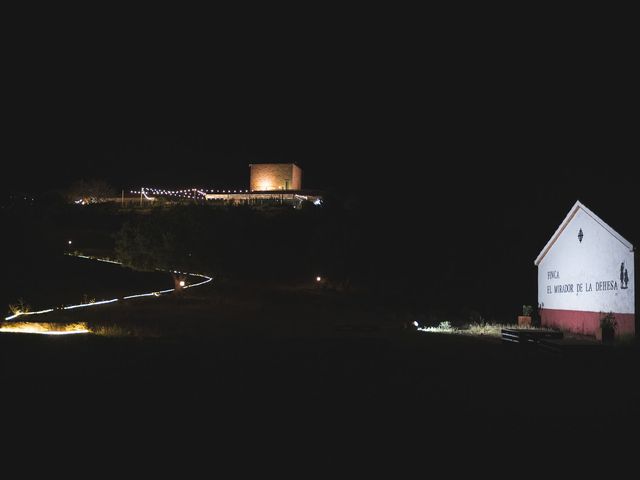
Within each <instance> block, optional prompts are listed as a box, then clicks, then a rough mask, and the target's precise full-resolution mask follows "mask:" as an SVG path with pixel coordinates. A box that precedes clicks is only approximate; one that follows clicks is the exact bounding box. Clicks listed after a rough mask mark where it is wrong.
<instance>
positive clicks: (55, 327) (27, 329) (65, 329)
mask: <svg viewBox="0 0 640 480" xmlns="http://www.w3.org/2000/svg"><path fill="white" fill-rule="evenodd" d="M0 332H2V333H33V334H38V335H75V334H79V333H91V330H89V328H88V327H87V324H86V323H84V322H81V323H72V324H59V323H29V322H10V323H6V324H2V325H1V326H0Z"/></svg>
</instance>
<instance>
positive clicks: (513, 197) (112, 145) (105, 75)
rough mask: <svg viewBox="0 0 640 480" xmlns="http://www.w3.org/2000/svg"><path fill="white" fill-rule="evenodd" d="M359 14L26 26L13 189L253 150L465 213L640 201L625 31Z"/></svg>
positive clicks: (199, 167)
mask: <svg viewBox="0 0 640 480" xmlns="http://www.w3.org/2000/svg"><path fill="white" fill-rule="evenodd" d="M298 13H300V15H302V13H301V12H298ZM325 13H326V12H325ZM352 13H353V15H351V14H349V13H348V12H346V11H345V12H343V14H342V15H341V16H338V17H337V18H334V19H333V20H334V21H331V22H326V23H324V21H320V20H321V19H320V18H318V19H316V20H317V21H316V22H314V23H313V24H311V23H305V22H300V23H299V24H296V25H295V26H293V27H291V25H289V27H291V28H286V29H284V28H281V26H282V25H281V24H280V23H277V24H276V23H268V22H267V23H264V22H262V21H261V20H260V19H259V18H258V19H256V18H254V17H259V15H258V14H257V13H256V15H252V18H251V19H249V18H248V17H246V18H245V17H243V18H241V20H243V22H244V23H243V22H238V21H236V22H234V23H233V25H232V26H227V28H223V25H224V24H225V22H226V20H223V19H222V18H219V17H215V18H214V17H208V20H207V22H209V23H208V27H207V28H206V29H203V28H202V26H201V25H197V24H195V23H194V24H193V25H192V24H180V25H176V23H177V22H174V23H173V24H162V25H164V27H162V26H161V27H162V28H160V30H159V31H158V30H154V31H153V32H148V31H147V30H144V31H143V30H142V29H141V30H140V32H138V33H139V38H135V36H134V37H131V36H126V37H125V36H120V35H118V34H117V32H115V31H113V29H107V30H106V31H108V32H109V33H108V34H103V33H105V30H104V28H105V27H106V26H107V25H106V23H107V22H105V25H102V24H101V25H89V24H87V25H86V26H85V27H84V28H83V31H82V32H80V33H81V34H80V33H78V34H76V35H74V34H72V33H70V32H67V33H63V31H61V29H58V30H56V31H55V32H51V31H50V29H48V30H47V31H46V32H49V33H52V34H51V35H45V34H44V33H43V34H41V35H38V36H28V35H23V36H22V37H20V39H19V40H16V42H15V44H14V45H12V48H11V49H9V50H10V54H9V55H8V59H7V65H8V68H7V72H9V73H8V74H7V77H8V80H9V87H8V88H7V89H6V92H7V99H6V100H7V102H6V105H5V107H6V108H5V116H6V118H7V119H8V120H9V122H8V126H7V127H6V129H5V142H3V143H4V145H3V146H4V148H3V150H4V155H3V169H4V174H3V175H2V187H3V188H4V189H5V190H15V191H23V190H27V191H32V192H41V191H46V190H49V189H59V188H64V187H65V186H67V185H68V184H70V183H72V182H73V181H75V180H77V179H80V178H104V179H106V180H108V181H109V182H111V183H112V184H113V185H114V186H115V187H117V188H120V187H122V188H126V187H137V186H139V185H148V186H167V187H190V186H194V185H198V186H203V187H207V186H210V187H220V188H223V187H242V186H246V184H247V182H248V168H247V165H248V164H249V163H250V162H253V161H284V162H291V161H295V162H297V163H298V164H300V165H301V166H302V167H303V169H304V184H305V186H306V187H311V188H321V189H327V190H334V189H335V190H338V191H340V192H342V193H345V194H349V193H352V192H355V193H357V194H359V195H360V196H362V195H369V196H371V195H373V193H372V192H375V194H376V195H377V194H380V195H384V196H386V198H388V197H393V198H396V199H397V198H398V196H399V195H402V196H404V197H403V198H406V199H407V200H409V199H411V200H420V201H425V200H426V199H428V201H431V202H435V203H437V205H438V207H439V208H440V209H445V210H447V211H451V212H455V211H458V210H459V209H460V208H461V207H462V206H464V205H469V204H470V203H472V204H474V205H478V206H484V207H486V208H495V207H496V205H498V206H500V208H501V209H502V211H505V212H507V213H505V215H507V214H508V212H510V211H511V210H512V209H521V211H522V209H523V208H524V209H525V211H526V212H536V211H537V208H538V205H541V202H542V203H544V205H547V204H548V205H554V204H557V205H558V206H557V207H556V208H557V211H556V210H555V208H554V209H553V210H552V212H553V213H556V212H557V214H556V215H555V216H556V217H557V215H564V213H565V212H566V210H568V208H569V207H570V206H571V204H572V203H573V201H575V199H577V198H580V199H582V200H583V201H585V203H587V205H589V206H590V207H591V208H593V209H594V210H595V211H596V212H599V211H601V210H605V211H607V212H614V210H615V207H616V206H619V205H624V206H625V207H624V208H628V207H627V206H629V205H635V203H636V201H635V199H636V196H635V184H636V181H635V178H634V176H633V175H632V174H631V173H630V170H629V169H630V167H631V165H633V163H634V161H635V160H636V159H637V158H638V150H637V141H636V140H637V132H636V130H637V128H636V127H637V125H635V123H634V119H635V116H636V114H635V112H637V108H636V107H637V105H636V104H635V97H636V95H634V94H633V92H634V85H635V82H634V77H633V75H632V72H633V70H632V65H631V62H629V59H628V58H629V57H628V53H629V52H628V49H627V48H625V45H626V44H627V43H626V42H625V41H624V39H621V38H618V37H611V36H607V35H604V34H603V33H602V32H599V33H598V32H596V30H597V29H592V30H591V31H589V30H587V31H582V32H577V31H574V30H572V29H570V28H568V27H567V26H566V25H564V26H563V25H555V27H554V28H546V29H541V27H540V25H539V24H538V25H537V26H535V25H534V26H533V27H535V28H532V26H528V27H527V26H524V25H515V24H514V25H511V26H508V27H505V26H504V25H501V28H493V27H494V25H492V26H491V28H489V25H488V24H487V25H484V26H483V25H474V24H473V20H472V19H471V20H470V19H469V18H466V17H465V18H464V19H463V20H461V19H460V18H457V20H456V22H445V23H446V25H444V26H440V27H439V28H436V26H435V25H434V24H437V23H438V22H437V21H436V18H435V17H428V18H425V19H424V23H421V22H416V23H412V24H405V23H402V22H394V21H391V20H389V22H387V23H381V22H380V18H378V20H375V21H374V19H373V17H372V18H369V17H367V18H368V20H367V21H365V19H364V17H362V15H360V16H358V15H355V13H356V12H352ZM316 14H317V15H320V13H319V12H316ZM187 18H192V19H193V18H194V17H189V16H188V17H187ZM301 18H305V19H307V20H308V19H309V18H311V17H308V16H304V15H302V17H301ZM314 18H315V17H314ZM321 18H322V19H325V16H324V15H321ZM354 19H358V22H355V20H354ZM454 19H455V18H454ZM236 20H237V19H236ZM214 26H215V28H214ZM94 27H96V28H97V27H99V28H97V30H98V32H99V34H96V35H93V36H91V35H89V34H88V33H87V30H91V29H92V28H94ZM169 27H175V31H174V29H173V28H169ZM565 27H566V28H565ZM519 30H522V31H519ZM46 32H45V33H46ZM65 32H66V30H65ZM159 32H161V34H159ZM194 32H195V33H194ZM101 34H103V35H101ZM94 37H98V38H97V39H96V38H94ZM383 165H384V166H383ZM390 166H393V168H389V167H390ZM368 198H369V197H368ZM545 208H546V207H545ZM544 211H545V214H546V212H547V210H544ZM615 214H616V213H615V212H614V213H613V214H612V215H615ZM557 221H558V219H557V218H554V220H553V222H554V223H557Z"/></svg>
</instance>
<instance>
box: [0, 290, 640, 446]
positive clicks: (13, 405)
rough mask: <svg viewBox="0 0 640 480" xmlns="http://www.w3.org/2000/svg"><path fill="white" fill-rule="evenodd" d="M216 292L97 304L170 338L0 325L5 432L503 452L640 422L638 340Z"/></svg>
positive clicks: (312, 297)
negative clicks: (6, 329)
mask: <svg viewBox="0 0 640 480" xmlns="http://www.w3.org/2000/svg"><path fill="white" fill-rule="evenodd" d="M214 290H215V289H214V288H213V287H212V288H211V289H209V290H204V289H203V291H201V292H199V293H197V292H195V291H194V292H193V293H192V294H191V296H190V297H189V296H184V297H182V298H178V297H168V298H166V299H163V298H161V299H152V300H148V301H140V302H137V303H133V304H131V305H128V306H118V307H104V308H103V307H98V308H96V309H95V310H94V312H93V313H92V314H91V315H94V316H95V317H97V318H100V319H105V318H111V319H114V318H117V317H119V316H120V315H123V312H125V311H126V312H128V314H127V322H129V323H135V318H138V317H139V318H140V322H143V323H144V322H145V321H147V322H148V321H149V317H154V318H155V317H158V319H161V318H164V320H157V322H155V323H153V329H152V330H153V331H156V333H157V330H158V329H160V330H162V328H163V327H162V326H163V325H166V326H167V328H168V326H170V325H174V328H177V327H175V325H176V324H177V325H181V326H182V328H183V330H181V331H180V330H179V329H178V330H177V333H176V334H174V335H171V336H170V337H166V336H165V337H162V336H159V337H158V336H156V337H155V338H154V337H144V336H143V335H139V336H134V337H131V336H129V337H127V336H115V337H109V336H98V335H86V336H64V337H49V336H33V335H12V334H10V335H7V334H5V335H0V359H1V361H2V364H1V365H2V367H1V370H0V371H1V379H2V385H3V392H4V393H3V401H2V403H3V411H4V412H8V413H10V415H8V417H5V418H6V420H5V423H4V425H5V427H6V426H8V424H9V422H15V423H17V425H18V426H20V425H23V424H24V423H25V422H33V421H35V422H36V423H37V424H39V425H40V426H42V425H43V424H45V423H48V422H54V423H56V428H62V429H63V430H65V431H66V430H68V429H71V430H72V431H74V430H73V429H74V428H76V426H77V428H79V429H80V431H81V433H79V434H78V435H80V437H79V438H87V439H91V440H92V441H93V440H95V439H98V438H99V439H104V438H106V436H107V434H109V435H111V434H114V435H116V436H117V437H118V438H120V441H133V439H132V438H131V437H129V435H139V436H140V437H141V438H144V442H145V444H147V442H149V441H151V442H155V441H162V442H167V441H169V442H176V441H178V442H179V443H180V442H187V443H189V442H196V443H197V444H198V445H199V447H200V448H204V447H205V446H206V445H209V443H208V442H211V441H213V439H217V440H220V439H224V441H225V443H226V444H227V446H230V445H235V446H236V447H238V448H244V447H242V446H243V445H248V443H246V442H258V443H259V445H260V449H261V451H263V452H264V451H268V450H270V449H274V450H279V449H280V447H279V445H281V444H280V443H277V442H276V440H275V439H276V437H278V438H280V437H281V436H284V441H285V442H286V445H288V446H287V447H286V448H291V446H292V444H293V445H295V446H296V447H297V448H301V447H303V448H304V446H305V445H309V446H310V445H312V444H314V445H315V444H316V443H317V442H320V443H321V444H323V445H324V447H323V448H329V446H337V445H346V446H347V447H346V448H347V449H348V450H347V451H351V449H355V448H361V447H362V446H363V445H369V443H371V444H372V445H371V447H372V448H375V447H376V446H377V447H378V448H380V446H381V445H387V442H390V444H389V445H390V446H391V445H392V446H394V448H405V447H406V448H415V447H417V446H421V445H424V442H433V441H437V442H440V441H442V442H444V443H445V444H446V445H452V446H455V445H458V446H456V447H455V448H473V449H477V448H483V447H486V446H487V445H490V447H491V449H496V451H499V450H501V449H504V448H509V447H510V446H513V445H512V442H513V441H514V440H515V439H522V438H529V439H532V438H537V437H538V436H540V437H543V438H545V439H546V440H545V441H557V440H558V438H560V437H558V436H557V435H558V433H557V432H564V433H560V435H565V436H566V435H567V434H575V432H576V430H575V428H576V426H579V428H581V429H584V431H585V432H587V437H585V438H594V439H595V438H596V436H597V435H596V434H595V433H594V432H596V431H600V429H602V428H605V429H613V430H615V431H616V432H617V434H619V435H623V434H625V435H626V434H632V435H635V432H636V431H637V430H636V429H635V428H636V427H635V423H636V421H637V419H638V418H639V417H640V383H639V381H638V375H637V372H638V371H639V368H640V355H639V351H638V348H637V345H633V344H632V345H627V346H621V347H616V348H611V349H599V348H587V349H580V350H576V351H571V352H567V353H566V354H565V355H554V354H549V353H544V352H540V351H537V350H522V349H521V348H519V347H513V346H508V345H502V344H501V343H500V342H499V341H498V340H496V339H489V338H471V337H463V336H454V335H446V334H424V333H417V332H416V331H414V330H413V329H411V328H405V327H404V324H398V323H394V322H390V323H389V322H387V323H385V322H384V321H383V320H380V319H379V318H378V317H380V316H379V315H378V316H376V314H373V313H372V314H371V315H372V316H371V318H372V320H371V321H370V322H367V321H366V318H367V316H366V315H365V314H364V313H362V312H361V313H360V316H359V317H358V315H355V313H354V312H344V311H340V308H339V306H338V305H337V304H336V303H335V301H334V300H335V299H334V300H331V299H329V300H327V298H325V297H324V296H323V295H321V294H316V293H311V294H309V295H308V296H305V297H304V298H303V300H304V303H305V304H308V305H309V307H308V310H305V308H302V307H301V306H300V305H298V307H300V308H297V311H296V312H295V313H292V312H288V313H287V312H286V311H280V307H279V305H278V301H277V299H275V300H274V301H273V306H272V308H271V307H269V305H270V304H269V303H266V304H265V303H263V302H261V301H260V300H259V299H257V298H258V297H257V296H256V297H255V298H253V300H251V299H246V301H245V302H243V303H242V305H241V306H234V304H233V303H227V304H225V303H224V302H222V303H221V302H220V299H219V298H218V300H215V298H216V297H215V294H214V293H213V292H214ZM256 295H257V294H256ZM281 295H282V296H283V297H282V298H280V300H282V301H284V299H285V298H284V297H286V296H287V294H283V293H281ZM296 297H299V294H296ZM154 300H155V301H154ZM314 302H316V303H315V304H314ZM332 302H333V307H331V308H329V307H326V304H331V303H332ZM294 304H295V302H294ZM323 304H325V309H323V308H321V307H320V305H323ZM332 308H335V310H332ZM278 311H280V313H279V314H278V313H277V312H278ZM313 312H315V313H313ZM331 312H333V313H331ZM88 314H89V312H88V311H87V312H83V313H82V315H88ZM345 318H354V319H355V318H357V319H358V320H357V321H355V323H353V324H351V325H347V324H346V323H345V322H346V320H345ZM376 318H378V320H376ZM380 318H382V317H380ZM89 320H90V321H92V320H91V319H89ZM163 321H164V322H166V324H163V323H162V322H163ZM123 322H124V320H123ZM270 325H273V328H269V326H270ZM198 326H200V329H198ZM260 326H261V327H260ZM149 331H151V330H149ZM167 331H170V329H169V330H167ZM198 332H200V333H198ZM504 429H506V430H508V431H509V432H510V433H509V434H501V435H500V436H499V437H498V438H497V439H496V438H494V437H491V436H492V435H494V434H495V433H496V432H498V431H499V432H503V431H504ZM581 431H582V430H581ZM131 432H134V433H131ZM387 432H393V433H387ZM553 432H555V433H553ZM415 435H417V436H418V437H417V440H410V439H411V438H416V437H415ZM485 436H486V438H485V440H482V439H483V438H484V437H485ZM326 438H329V439H330V440H329V442H330V443H329V444H327V443H325V442H326V441H325V440H324V439H326ZM472 438H473V441H472V440H471V439H472ZM489 438H492V440H490V441H489V440H488V439H489ZM616 438H617V437H616ZM161 439H162V440H161ZM196 439H202V440H196ZM416 442H417V443H416ZM451 442H453V443H451ZM455 442H458V443H455ZM487 442H489V443H487ZM461 445H467V446H466V447H461ZM246 448H249V447H246ZM251 448H254V447H251ZM282 448H285V447H282ZM314 448H316V447H314ZM314 451H315V450H314ZM343 451H344V450H343Z"/></svg>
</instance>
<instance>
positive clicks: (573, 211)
mask: <svg viewBox="0 0 640 480" xmlns="http://www.w3.org/2000/svg"><path fill="white" fill-rule="evenodd" d="M579 210H582V211H583V212H584V213H586V214H587V215H589V216H590V217H591V218H592V219H594V220H595V221H596V222H597V223H599V224H600V226H602V227H603V228H604V229H605V230H606V231H608V232H609V233H610V234H611V235H612V236H613V237H615V238H616V239H617V240H618V241H619V242H620V243H622V244H623V245H624V246H625V247H627V248H628V249H629V250H633V245H631V243H629V242H628V241H627V240H625V239H624V237H622V235H620V234H619V233H618V232H616V231H615V230H614V229H613V228H611V227H610V226H609V225H607V224H606V223H605V222H604V220H602V219H601V218H600V217H598V216H597V215H596V214H595V213H593V212H592V211H591V210H589V209H588V208H587V207H585V206H584V205H583V204H582V203H580V201H577V202H576V203H575V205H574V206H573V207H571V210H570V211H569V214H568V215H567V216H566V218H565V219H564V220H563V221H562V223H561V224H560V226H559V227H558V229H557V230H556V233H554V234H553V236H552V237H551V240H549V242H548V243H547V244H546V245H545V247H544V248H543V249H542V251H541V252H540V255H538V258H536V260H535V262H533V263H534V264H535V265H536V266H538V265H539V264H540V262H541V261H542V259H543V258H544V257H545V255H546V254H547V252H548V251H549V250H551V247H553V245H554V243H556V240H558V238H560V235H562V232H564V229H565V228H567V225H569V222H571V220H572V219H573V217H575V216H576V214H577V213H578V211H579Z"/></svg>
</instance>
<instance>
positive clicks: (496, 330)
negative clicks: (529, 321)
mask: <svg viewBox="0 0 640 480" xmlns="http://www.w3.org/2000/svg"><path fill="white" fill-rule="evenodd" d="M503 328H510V329H516V330H539V331H545V332H546V331H551V330H550V329H548V328H540V327H531V326H525V325H517V324H506V323H471V324H469V325H468V326H466V328H455V327H452V326H451V325H450V324H449V322H441V323H440V325H439V326H437V327H426V328H421V329H420V331H421V332H429V333H457V334H460V335H478V336H488V337H500V335H501V331H502V329H503Z"/></svg>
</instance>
